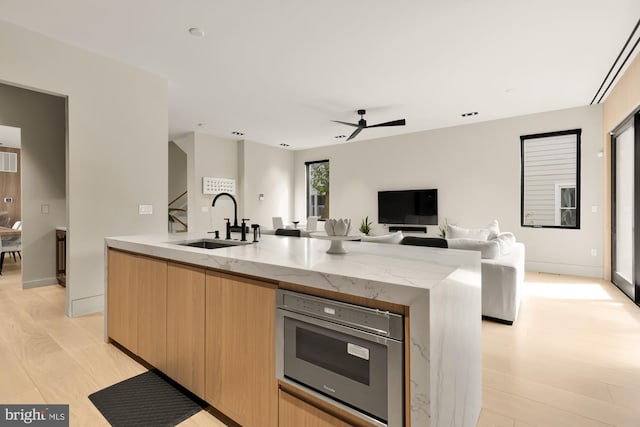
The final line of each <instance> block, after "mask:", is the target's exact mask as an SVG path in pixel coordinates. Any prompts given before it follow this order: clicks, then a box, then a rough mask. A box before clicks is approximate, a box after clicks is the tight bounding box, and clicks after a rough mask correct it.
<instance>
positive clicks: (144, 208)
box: [138, 205, 153, 215]
mask: <svg viewBox="0 0 640 427" xmlns="http://www.w3.org/2000/svg"><path fill="white" fill-rule="evenodd" d="M152 214H153V205H138V215H152Z"/></svg>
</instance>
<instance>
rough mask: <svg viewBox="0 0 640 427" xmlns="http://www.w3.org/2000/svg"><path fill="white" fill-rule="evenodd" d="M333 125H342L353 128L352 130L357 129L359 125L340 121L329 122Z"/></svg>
mask: <svg viewBox="0 0 640 427" xmlns="http://www.w3.org/2000/svg"><path fill="white" fill-rule="evenodd" d="M331 121H332V122H334V123H341V124H343V125H347V126H353V127H354V128H357V127H358V126H359V125H357V124H355V123H349V122H341V121H340V120H331Z"/></svg>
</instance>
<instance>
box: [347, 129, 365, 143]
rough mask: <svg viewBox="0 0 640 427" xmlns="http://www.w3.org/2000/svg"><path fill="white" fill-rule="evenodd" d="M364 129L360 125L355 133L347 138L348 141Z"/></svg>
mask: <svg viewBox="0 0 640 427" xmlns="http://www.w3.org/2000/svg"><path fill="white" fill-rule="evenodd" d="M362 129H364V128H363V127H359V128H358V129H356V130H354V131H353V133H352V134H351V135H349V138H347V141H349V140H352V139H353V138H355V137H356V136H358V134H359V133H360V132H361V131H362Z"/></svg>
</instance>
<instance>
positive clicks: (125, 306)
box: [107, 249, 138, 353]
mask: <svg viewBox="0 0 640 427" xmlns="http://www.w3.org/2000/svg"><path fill="white" fill-rule="evenodd" d="M107 257H108V258H107V262H108V269H107V274H108V287H107V335H108V337H109V338H111V339H112V340H114V341H116V342H118V343H119V344H120V345H122V346H124V347H126V348H127V349H129V350H130V351H132V352H133V353H137V352H138V287H137V281H136V274H137V273H136V270H137V257H136V256H135V255H131V254H128V253H125V252H120V251H116V250H113V249H109V252H108V255H107Z"/></svg>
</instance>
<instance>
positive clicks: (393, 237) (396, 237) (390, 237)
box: [360, 231, 404, 244]
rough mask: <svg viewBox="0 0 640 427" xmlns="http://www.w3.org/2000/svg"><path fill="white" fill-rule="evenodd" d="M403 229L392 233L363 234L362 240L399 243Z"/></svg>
mask: <svg viewBox="0 0 640 427" xmlns="http://www.w3.org/2000/svg"><path fill="white" fill-rule="evenodd" d="M403 237H404V236H403V235H402V231H396V232H395V233H392V234H385V235H383V236H362V238H361V239H360V241H362V242H375V243H395V244H398V243H400V242H401V241H402V238H403Z"/></svg>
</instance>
